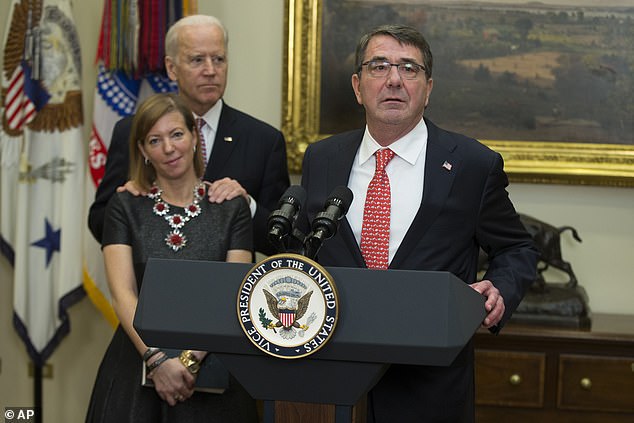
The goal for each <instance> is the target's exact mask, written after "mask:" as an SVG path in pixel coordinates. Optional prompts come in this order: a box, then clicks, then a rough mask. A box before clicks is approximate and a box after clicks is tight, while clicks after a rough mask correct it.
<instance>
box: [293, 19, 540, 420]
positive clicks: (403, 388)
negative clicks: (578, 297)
mask: <svg viewBox="0 0 634 423" xmlns="http://www.w3.org/2000/svg"><path fill="white" fill-rule="evenodd" d="M356 69H357V70H356V73H355V74H353V75H352V87H353V89H354V93H355V95H356V98H357V101H358V102H359V104H361V105H363V106H364V108H365V112H366V123H367V126H366V128H365V129H361V130H356V131H351V132H347V133H343V134H339V135H335V136H333V137H330V138H328V139H325V140H322V141H320V142H317V143H315V144H312V145H311V146H310V147H309V148H308V149H307V151H306V154H305V156H304V163H303V173H302V185H303V187H304V188H305V189H306V192H307V200H306V206H305V208H304V210H305V212H304V214H303V215H302V216H301V220H300V221H299V224H300V227H301V229H302V230H307V229H308V224H309V222H311V221H312V220H313V219H314V217H315V215H316V214H317V213H319V212H320V211H322V210H323V207H324V202H325V200H326V199H327V197H328V195H329V194H330V193H331V192H332V190H333V189H334V188H335V187H337V186H339V185H347V186H348V187H349V188H350V189H351V191H352V192H353V194H354V199H353V202H352V204H351V206H350V210H349V211H348V214H347V215H346V218H344V219H343V220H342V221H341V223H340V226H339V230H338V232H337V234H336V235H335V236H334V237H333V238H332V239H330V240H327V241H326V242H325V243H324V244H323V246H322V247H321V249H320V251H319V253H318V256H317V260H318V262H319V263H320V264H322V265H325V266H341V267H372V268H378V269H408V270H426V271H449V272H451V273H453V274H455V275H456V276H458V277H459V278H460V279H461V280H463V281H464V282H465V283H467V284H470V286H471V287H473V289H475V290H476V291H478V292H480V293H481V294H482V295H483V296H485V297H486V301H485V308H486V312H487V315H486V317H485V319H484V321H483V322H482V326H483V327H486V328H489V329H490V330H491V331H492V332H494V333H497V332H498V331H499V330H500V328H501V327H502V326H503V325H504V323H505V322H506V321H507V320H508V319H509V318H510V316H511V313H512V312H513V310H515V308H516V307H517V305H518V304H519V302H520V301H521V299H522V296H523V295H524V292H525V290H526V288H527V287H528V286H529V285H530V284H531V283H532V281H533V280H534V278H535V270H536V260H537V252H536V250H535V249H534V247H533V243H532V240H531V237H530V236H529V234H528V233H527V232H526V231H525V229H524V227H523V226H522V224H521V222H520V220H519V217H518V215H517V213H516V211H515V209H514V207H513V205H512V203H511V201H510V199H509V197H508V193H507V191H506V189H505V188H506V186H507V185H508V179H507V177H506V174H505V173H504V170H503V161H502V157H501V156H500V155H499V154H498V153H496V152H494V151H491V150H490V149H488V148H487V147H486V146H484V145H482V144H480V143H479V142H478V141H476V140H474V139H471V138H467V137H465V136H463V135H460V134H456V133H452V132H448V131H445V130H443V129H440V128H438V127H437V126H436V125H434V124H433V123H432V122H431V121H429V120H427V119H426V118H423V113H424V110H425V108H426V106H427V104H428V102H429V95H430V93H431V90H432V85H433V83H432V79H431V73H432V55H431V51H430V48H429V45H428V44H427V42H426V41H425V39H424V38H423V36H422V35H421V34H420V33H419V32H418V31H416V30H415V29H413V28H410V27H406V26H400V25H386V26H382V27H379V28H376V29H374V30H373V31H371V32H370V33H369V34H367V35H365V36H364V37H362V38H361V40H360V42H359V45H358V46H357V54H356ZM388 148H389V149H390V150H392V152H393V153H394V154H392V152H389V154H388V156H389V158H387V159H385V158H384V153H386V152H385V151H383V152H380V151H381V150H386V149H388ZM379 152H380V153H379ZM375 157H377V158H379V160H378V161H379V162H383V163H385V162H387V165H386V166H385V174H386V175H387V176H378V175H379V174H380V173H381V172H382V171H380V170H378V169H375V164H376V162H377V159H375ZM376 167H377V168H378V167H380V166H378V165H377V166H376ZM375 178H378V179H375ZM379 180H387V185H388V186H389V187H388V188H385V187H384V188H381V189H380V190H379V191H382V192H383V194H381V195H380V196H378V197H377V193H376V192H370V191H371V190H374V188H373V186H374V185H375V184H380V183H383V182H380V181H379ZM376 181H379V182H376ZM385 191H388V192H389V199H388V203H387V209H388V212H389V213H390V214H389V216H388V217H387V221H385V222H386V223H384V224H380V225H378V228H377V227H374V228H372V224H371V222H372V219H375V218H376V217H375V216H374V214H373V213H374V212H373V210H374V209H377V208H380V207H378V206H377V205H378V204H379V203H382V202H383V201H384V193H385ZM366 201H367V202H366ZM368 222H369V223H368ZM375 226H376V225H375ZM381 231H384V232H383V233H382V232H381ZM377 232H378V233H379V236H378V237H375V238H373V237H374V236H375V235H376V233H377ZM381 242H384V247H380V244H381ZM381 248H384V251H383V250H382V249H381ZM479 248H483V249H484V250H485V251H486V252H487V253H488V254H489V257H490V260H491V265H490V267H489V269H488V271H487V273H486V275H485V276H484V279H483V280H482V281H480V282H476V268H477V258H478V251H479ZM381 251H383V253H382V252H381ZM381 254H383V256H381ZM386 290H390V287H388V286H386ZM433 300H434V299H433V298H425V299H422V298H421V299H420V301H421V304H422V303H423V301H433ZM392 318H395V316H392ZM395 320H398V318H397V317H396V318H395ZM408 330H416V328H410V329H408ZM473 363H474V351H473V345H472V343H471V342H470V343H469V344H468V345H467V346H466V347H465V348H464V349H463V351H462V352H461V353H460V354H459V356H458V357H457V358H456V360H455V361H454V362H453V363H452V365H451V366H449V367H429V366H407V365H392V366H391V367H390V369H389V370H388V371H387V372H386V374H385V375H384V376H383V378H382V379H381V380H380V381H379V382H378V384H377V385H376V386H375V387H374V388H373V389H372V390H371V391H370V393H369V394H368V421H371V422H399V423H406V422H439V421H442V422H452V423H456V422H473V421H474V414H475V406H474V367H473Z"/></svg>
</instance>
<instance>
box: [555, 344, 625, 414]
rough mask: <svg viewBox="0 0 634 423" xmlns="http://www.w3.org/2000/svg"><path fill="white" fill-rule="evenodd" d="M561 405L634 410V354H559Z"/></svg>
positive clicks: (585, 408)
mask: <svg viewBox="0 0 634 423" xmlns="http://www.w3.org/2000/svg"><path fill="white" fill-rule="evenodd" d="M558 385H559V389H558V394H557V403H558V406H559V408H563V409H569V410H598V411H622V412H634V357H594V356H583V355H571V354H570V355H567V354H562V355H561V356H560V357H559V384H558Z"/></svg>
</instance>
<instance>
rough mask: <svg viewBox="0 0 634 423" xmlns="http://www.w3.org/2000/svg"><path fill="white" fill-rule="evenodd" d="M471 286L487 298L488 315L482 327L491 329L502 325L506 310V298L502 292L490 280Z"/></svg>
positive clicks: (485, 305)
mask: <svg viewBox="0 0 634 423" xmlns="http://www.w3.org/2000/svg"><path fill="white" fill-rule="evenodd" d="M469 286H470V287H471V288H473V289H475V290H476V291H478V292H479V293H480V294H482V295H483V296H484V297H485V298H486V302H485V303H484V308H485V309H486V311H487V315H486V317H485V318H484V321H483V322H482V327H484V328H487V329H489V328H491V327H493V326H496V325H497V324H498V323H500V320H501V319H502V316H504V310H505V306H504V298H502V295H500V291H499V290H498V289H497V288H496V287H495V286H493V283H492V282H491V281H490V280H488V279H485V280H482V281H480V282H476V283H472V284H471V285H469Z"/></svg>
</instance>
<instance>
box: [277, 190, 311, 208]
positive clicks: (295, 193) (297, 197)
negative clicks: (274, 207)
mask: <svg viewBox="0 0 634 423" xmlns="http://www.w3.org/2000/svg"><path fill="white" fill-rule="evenodd" d="M287 198H292V199H293V200H292V201H293V202H294V203H295V202H296V203H297V206H298V208H300V207H302V206H303V205H304V203H305V202H306V190H305V189H304V188H303V187H302V186H301V185H291V186H290V187H288V188H287V189H286V191H284V194H283V195H282V198H280V203H285V202H286V201H284V200H285V199H287Z"/></svg>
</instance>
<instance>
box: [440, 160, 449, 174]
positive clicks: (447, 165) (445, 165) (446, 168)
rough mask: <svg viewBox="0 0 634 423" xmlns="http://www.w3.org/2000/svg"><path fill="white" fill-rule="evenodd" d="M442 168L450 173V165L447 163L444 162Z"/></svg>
mask: <svg viewBox="0 0 634 423" xmlns="http://www.w3.org/2000/svg"><path fill="white" fill-rule="evenodd" d="M442 167H443V168H444V169H445V170H446V171H447V172H449V171H451V163H449V162H448V161H447V160H445V162H444V163H443V164H442Z"/></svg>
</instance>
